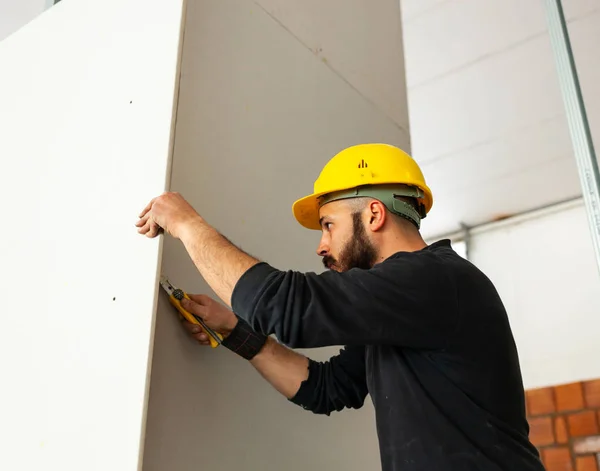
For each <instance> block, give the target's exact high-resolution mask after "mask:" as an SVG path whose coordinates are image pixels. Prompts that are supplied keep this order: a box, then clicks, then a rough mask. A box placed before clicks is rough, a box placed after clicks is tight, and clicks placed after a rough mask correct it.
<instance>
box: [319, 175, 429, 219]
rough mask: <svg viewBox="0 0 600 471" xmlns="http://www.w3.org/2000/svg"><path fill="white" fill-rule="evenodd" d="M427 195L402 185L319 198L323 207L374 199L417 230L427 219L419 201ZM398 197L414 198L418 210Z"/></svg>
mask: <svg viewBox="0 0 600 471" xmlns="http://www.w3.org/2000/svg"><path fill="white" fill-rule="evenodd" d="M424 196H425V194H424V193H423V191H422V190H421V189H420V188H417V187H414V186H410V185H401V184H391V185H365V186H359V187H356V188H352V189H350V190H342V191H335V192H333V193H328V194H326V195H323V196H321V197H319V198H318V201H319V206H323V205H325V204H327V203H331V202H332V201H337V200H342V199H350V198H374V199H376V200H378V201H381V202H382V203H383V204H384V205H385V207H386V208H387V209H388V210H389V211H390V212H392V213H394V214H396V215H398V216H400V217H403V218H405V219H408V220H409V221H411V222H413V223H414V224H415V225H416V226H417V228H420V226H421V219H422V218H424V217H425V215H426V212H425V207H424V205H423V204H422V203H421V202H420V201H419V200H420V199H421V198H423V197H424ZM398 197H406V198H414V199H415V201H416V203H417V204H418V210H415V208H413V207H412V205H410V204H409V203H407V202H406V201H402V200H400V199H398Z"/></svg>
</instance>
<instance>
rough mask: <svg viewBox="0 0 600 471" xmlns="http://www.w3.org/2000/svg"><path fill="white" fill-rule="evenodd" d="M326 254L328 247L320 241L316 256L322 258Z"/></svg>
mask: <svg viewBox="0 0 600 471" xmlns="http://www.w3.org/2000/svg"><path fill="white" fill-rule="evenodd" d="M328 253H329V246H328V245H327V244H326V243H325V241H324V240H323V239H321V242H320V243H319V246H318V247H317V255H319V256H321V257H324V256H325V255H327V254H328Z"/></svg>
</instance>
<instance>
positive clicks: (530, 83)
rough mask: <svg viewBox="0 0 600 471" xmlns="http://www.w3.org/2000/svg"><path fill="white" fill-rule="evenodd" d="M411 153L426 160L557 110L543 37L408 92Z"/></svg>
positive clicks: (557, 93) (559, 103)
mask: <svg viewBox="0 0 600 471" xmlns="http://www.w3.org/2000/svg"><path fill="white" fill-rule="evenodd" d="M409 103H410V119H411V134H412V139H413V153H414V155H415V157H418V158H419V159H420V160H421V161H426V162H427V161H432V160H435V159H437V158H439V157H440V156H443V155H447V154H450V153H454V152H456V151H458V150H461V149H465V148H468V147H471V146H473V145H476V144H482V143H485V142H488V141H490V140H494V139H498V138H501V137H502V136H504V135H505V134H507V133H509V132H514V131H516V130H518V129H520V128H523V127H526V126H528V125H531V124H532V123H536V122H538V121H542V120H546V119H548V118H551V117H554V116H557V115H558V114H561V113H563V108H562V101H561V97H560V90H559V87H558V78H557V76H556V72H555V68H554V63H553V62H552V51H551V47H550V43H549V41H548V39H547V38H546V37H540V38H537V39H534V40H532V41H530V42H527V43H525V44H522V45H521V46H520V47H518V48H516V49H513V50H511V51H509V52H505V53H502V54H497V55H494V56H492V57H490V58H489V59H487V60H485V61H483V62H480V63H477V64H476V65H475V66H473V67H468V68H464V69H462V70H460V71H459V72H457V73H455V74H452V75H449V76H446V77H444V78H443V79H440V80H436V81H435V82H430V83H428V84H426V85H423V86H420V87H417V88H413V89H411V90H410V94H409Z"/></svg>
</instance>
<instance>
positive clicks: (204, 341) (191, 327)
mask: <svg viewBox="0 0 600 471" xmlns="http://www.w3.org/2000/svg"><path fill="white" fill-rule="evenodd" d="M182 324H183V326H184V328H185V330H187V331H188V332H189V333H190V334H192V338H193V339H194V340H197V341H198V342H199V343H200V344H201V345H210V341H209V340H208V335H206V334H205V333H204V332H203V331H202V329H201V327H200V326H199V325H197V324H192V323H191V322H187V321H186V320H184V321H183V322H182Z"/></svg>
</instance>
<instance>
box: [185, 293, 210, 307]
mask: <svg viewBox="0 0 600 471" xmlns="http://www.w3.org/2000/svg"><path fill="white" fill-rule="evenodd" d="M188 296H189V297H190V299H191V300H192V301H193V302H194V303H196V304H200V305H201V306H207V307H208V305H209V304H210V303H211V302H212V298H211V297H210V296H206V295H205V294H188Z"/></svg>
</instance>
